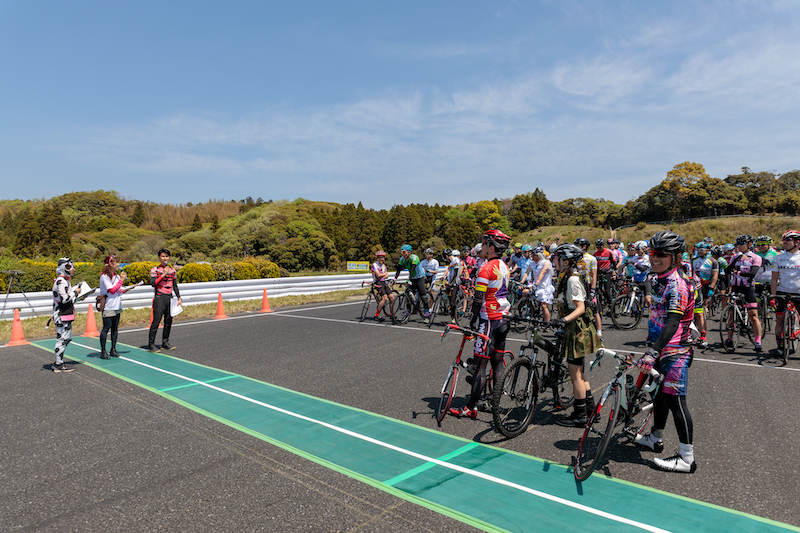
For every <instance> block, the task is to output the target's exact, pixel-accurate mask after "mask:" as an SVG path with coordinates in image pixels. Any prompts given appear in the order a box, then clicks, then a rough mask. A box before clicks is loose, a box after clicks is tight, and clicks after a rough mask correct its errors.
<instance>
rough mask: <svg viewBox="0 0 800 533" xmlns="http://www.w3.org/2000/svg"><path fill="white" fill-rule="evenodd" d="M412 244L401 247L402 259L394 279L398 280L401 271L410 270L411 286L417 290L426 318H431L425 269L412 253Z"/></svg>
mask: <svg viewBox="0 0 800 533" xmlns="http://www.w3.org/2000/svg"><path fill="white" fill-rule="evenodd" d="M411 250H412V248H411V245H410V244H404V245H403V246H401V247H400V261H399V262H398V263H397V272H395V275H394V281H397V278H398V276H400V272H402V271H403V270H408V279H409V280H410V281H411V285H410V288H411V290H413V291H416V293H417V295H418V296H419V303H420V306H423V305H424V307H423V308H422V309H423V314H424V315H425V320H426V321H427V320H430V316H431V302H430V300H429V298H428V290H427V289H426V288H425V271H424V270H423V269H422V265H421V264H420V260H419V257H418V256H417V255H416V254H412V253H411Z"/></svg>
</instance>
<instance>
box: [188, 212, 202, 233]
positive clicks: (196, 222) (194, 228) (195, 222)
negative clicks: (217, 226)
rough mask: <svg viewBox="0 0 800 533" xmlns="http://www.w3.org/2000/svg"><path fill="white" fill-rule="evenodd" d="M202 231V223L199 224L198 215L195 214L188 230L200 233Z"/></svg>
mask: <svg viewBox="0 0 800 533" xmlns="http://www.w3.org/2000/svg"><path fill="white" fill-rule="evenodd" d="M201 229H203V223H202V222H200V215H199V214H197V213H195V215H194V220H192V227H191V228H189V231H200V230H201Z"/></svg>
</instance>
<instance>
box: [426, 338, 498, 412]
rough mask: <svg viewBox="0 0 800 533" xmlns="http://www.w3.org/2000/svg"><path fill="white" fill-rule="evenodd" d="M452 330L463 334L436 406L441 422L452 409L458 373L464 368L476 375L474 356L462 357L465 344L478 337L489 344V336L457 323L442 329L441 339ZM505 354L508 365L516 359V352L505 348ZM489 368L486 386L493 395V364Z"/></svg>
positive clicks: (470, 373)
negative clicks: (464, 358)
mask: <svg viewBox="0 0 800 533" xmlns="http://www.w3.org/2000/svg"><path fill="white" fill-rule="evenodd" d="M450 331H455V332H457V333H460V334H461V335H462V337H461V346H460V347H459V349H458V354H456V358H455V360H454V361H453V364H452V365H450V369H449V370H448V372H447V378H446V379H445V380H444V385H442V390H441V393H440V394H441V396H440V398H439V405H438V406H437V407H436V413H435V415H434V416H435V417H436V421H437V422H438V423H439V424H441V423H442V420H444V417H445V416H447V412H448V411H449V410H450V404H451V403H452V402H453V396H454V395H455V393H456V385H457V384H458V374H459V373H460V372H461V371H462V370H463V371H465V372H467V373H468V374H469V375H470V376H472V377H473V378H474V377H475V370H474V369H475V367H474V366H473V364H474V361H473V360H472V358H469V359H467V360H463V359H461V354H462V352H463V351H464V345H466V343H467V341H470V340H475V339H477V338H478V337H480V338H481V339H483V340H484V341H485V343H484V346H485V347H487V348H488V345H489V337H488V336H487V335H484V334H482V333H479V332H477V331H475V330H474V329H470V328H465V327H462V326H457V325H455V324H447V325H446V326H445V328H444V331H442V337H441V340H444V338H445V337H446V336H447V333H448V332H450ZM501 353H502V354H503V364H504V365H508V364H509V363H510V362H511V361H512V360H513V359H514V352H512V351H509V350H503V351H502V352H501ZM488 368H489V379H487V380H486V387H487V393H488V394H489V395H490V396H491V394H492V390H493V381H494V371H493V369H492V366H491V364H490V365H489V366H488Z"/></svg>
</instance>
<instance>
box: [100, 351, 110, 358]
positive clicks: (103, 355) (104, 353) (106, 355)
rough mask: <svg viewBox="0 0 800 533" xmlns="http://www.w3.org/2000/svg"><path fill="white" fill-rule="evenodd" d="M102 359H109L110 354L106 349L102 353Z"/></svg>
mask: <svg viewBox="0 0 800 533" xmlns="http://www.w3.org/2000/svg"><path fill="white" fill-rule="evenodd" d="M100 359H109V357H108V354H107V353H106V351H105V349H104V350H103V351H101V352H100Z"/></svg>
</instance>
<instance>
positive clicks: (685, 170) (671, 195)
mask: <svg viewBox="0 0 800 533" xmlns="http://www.w3.org/2000/svg"><path fill="white" fill-rule="evenodd" d="M798 212H800V171H798V170H792V171H791V172H786V173H784V174H775V173H772V172H752V171H751V170H750V169H749V168H747V167H745V168H742V172H741V173H740V174H735V175H729V176H727V177H726V178H725V179H719V178H712V177H710V176H708V174H707V173H706V171H705V169H704V168H703V165H701V164H698V163H691V162H684V163H681V164H679V165H676V166H675V167H674V168H673V169H672V170H670V171H669V172H668V173H667V176H666V178H665V179H664V180H663V181H662V182H661V183H659V184H658V185H656V186H655V187H653V188H652V189H650V190H649V191H647V192H646V193H645V194H643V195H642V196H640V197H638V198H636V199H634V200H631V201H629V202H627V203H626V204H625V205H619V204H616V203H614V202H611V201H608V200H604V199H595V198H570V199H567V200H564V201H560V202H553V201H550V200H548V199H547V197H546V196H545V193H544V192H543V191H541V190H539V189H538V188H537V189H536V190H534V191H533V192H528V193H525V194H519V195H517V196H515V197H514V198H502V199H497V198H495V199H492V200H482V201H479V202H476V203H473V204H464V205H439V204H435V205H433V206H430V205H427V204H411V205H408V206H400V205H396V206H394V207H392V208H391V209H389V210H385V209H382V210H374V209H365V208H364V207H363V206H362V205H361V204H360V203H359V204H358V205H353V204H347V205H340V204H333V203H328V202H319V201H310V200H305V199H302V198H300V199H297V200H294V201H285V200H283V201H273V200H268V201H264V200H263V199H262V198H258V199H255V200H254V199H253V198H251V197H248V198H245V199H243V200H238V201H237V200H210V201H208V202H205V203H200V204H191V203H188V204H182V205H172V204H155V203H147V202H141V201H137V200H128V199H124V198H121V197H120V196H119V195H118V194H117V193H116V192H113V191H93V192H72V193H68V194H64V195H61V196H58V197H55V198H51V199H48V200H44V199H42V200H26V201H23V200H0V260H2V262H3V263H6V264H8V263H10V262H11V261H14V260H17V259H21V258H30V259H37V258H38V259H41V258H50V259H52V258H55V257H60V256H65V255H70V256H72V257H73V258H74V259H76V260H79V261H90V262H92V261H97V260H99V259H100V258H101V257H102V256H104V255H107V254H109V253H114V254H117V255H119V256H120V257H121V259H122V261H123V262H127V261H144V260H153V259H154V257H155V254H156V251H157V250H158V249H159V248H161V247H167V248H169V249H170V250H171V251H172V253H173V257H174V258H175V259H176V260H177V261H179V262H182V263H185V262H198V261H206V260H208V261H213V260H224V259H237V258H239V259H241V258H246V257H261V258H266V259H269V260H271V261H274V262H275V263H277V264H278V265H279V266H280V267H281V268H283V269H286V270H288V271H298V270H308V269H332V270H336V269H339V268H341V267H342V265H343V264H344V262H346V261H348V260H363V259H366V258H369V257H371V256H372V254H373V253H374V251H375V250H377V249H381V248H382V249H385V250H386V251H387V252H392V253H394V252H396V251H397V250H399V248H400V246H401V245H402V244H404V243H409V244H411V245H412V246H413V247H414V248H415V249H416V250H420V249H423V248H425V247H429V246H430V247H433V248H435V249H437V250H441V249H443V248H444V247H445V245H447V246H450V247H461V246H464V245H473V244H475V243H476V242H477V241H478V239H479V238H480V235H481V233H482V232H484V231H485V230H487V229H489V228H491V227H498V228H500V229H502V230H504V231H506V232H508V233H510V234H511V235H512V236H516V235H519V234H522V233H525V232H530V231H533V230H535V229H536V228H539V227H541V226H567V225H579V226H593V227H596V228H608V229H611V228H617V227H620V226H623V225H630V224H641V223H642V222H645V223H649V222H655V221H664V220H678V219H686V218H692V217H702V216H708V215H734V214H754V215H768V214H785V215H791V216H794V215H797V214H798Z"/></svg>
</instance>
